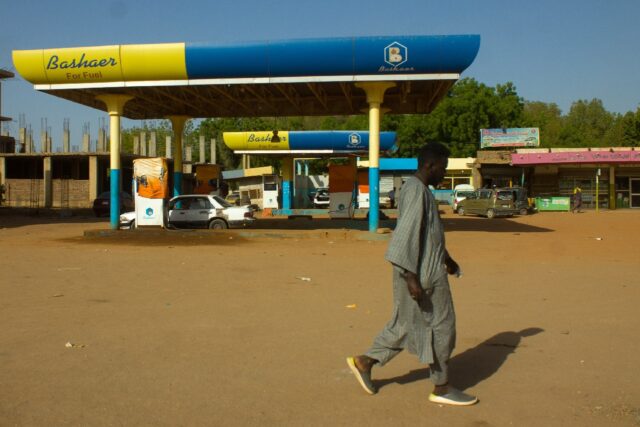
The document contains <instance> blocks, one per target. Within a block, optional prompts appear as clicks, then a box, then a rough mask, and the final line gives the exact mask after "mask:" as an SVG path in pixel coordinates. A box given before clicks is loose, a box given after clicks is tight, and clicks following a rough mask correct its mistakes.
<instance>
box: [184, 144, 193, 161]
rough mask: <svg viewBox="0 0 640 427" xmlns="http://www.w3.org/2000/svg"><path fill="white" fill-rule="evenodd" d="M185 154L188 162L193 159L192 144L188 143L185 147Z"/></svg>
mask: <svg viewBox="0 0 640 427" xmlns="http://www.w3.org/2000/svg"><path fill="white" fill-rule="evenodd" d="M184 156H185V160H186V161H187V162H191V161H193V148H192V147H191V146H190V145H187V146H186V147H185V149H184Z"/></svg>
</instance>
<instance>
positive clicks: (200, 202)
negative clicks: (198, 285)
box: [120, 194, 255, 230]
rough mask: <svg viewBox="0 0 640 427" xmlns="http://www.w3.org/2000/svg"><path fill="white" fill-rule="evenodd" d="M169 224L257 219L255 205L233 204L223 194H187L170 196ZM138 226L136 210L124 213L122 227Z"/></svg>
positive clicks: (221, 224) (218, 224) (216, 224)
mask: <svg viewBox="0 0 640 427" xmlns="http://www.w3.org/2000/svg"><path fill="white" fill-rule="evenodd" d="M166 212H167V213H168V214H167V215H168V219H167V221H166V223H167V227H170V228H171V227H173V228H212V229H215V230H221V229H225V228H229V227H243V226H247V225H249V224H251V223H252V222H253V221H255V218H254V217H253V208H252V207H251V206H232V205H231V204H230V203H228V202H227V201H226V200H224V199H223V198H222V197H220V196H212V195H204V194H197V195H184V196H176V197H174V198H173V199H171V200H169V204H168V206H167V210H166ZM135 227H136V213H135V211H131V212H126V213H123V214H122V215H120V228H122V229H130V230H131V229H134V228H135Z"/></svg>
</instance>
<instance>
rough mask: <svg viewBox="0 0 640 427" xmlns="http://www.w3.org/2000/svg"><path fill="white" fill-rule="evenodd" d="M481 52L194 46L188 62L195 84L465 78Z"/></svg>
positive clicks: (441, 44) (403, 44) (374, 42)
mask: <svg viewBox="0 0 640 427" xmlns="http://www.w3.org/2000/svg"><path fill="white" fill-rule="evenodd" d="M479 48H480V36H478V35H452V36H384V37H345V38H325V39H308V40H305V39H301V40H286V41H271V42H259V43H258V42H256V43H242V44H232V45H226V46H220V45H209V44H189V43H188V44H186V47H185V61H186V67H187V75H188V77H189V79H207V78H224V77H290V76H334V75H363V74H364V75H375V74H431V73H461V72H462V71H464V70H465V69H466V68H467V67H468V66H469V65H471V63H472V62H473V60H474V59H475V57H476V55H477V53H478V49H479Z"/></svg>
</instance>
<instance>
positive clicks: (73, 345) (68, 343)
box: [64, 342, 86, 348]
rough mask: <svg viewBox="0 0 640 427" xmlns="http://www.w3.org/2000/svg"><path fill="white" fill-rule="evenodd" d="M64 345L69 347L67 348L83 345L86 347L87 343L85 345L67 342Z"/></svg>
mask: <svg viewBox="0 0 640 427" xmlns="http://www.w3.org/2000/svg"><path fill="white" fill-rule="evenodd" d="M64 346H65V347H67V348H82V347H86V345H84V344H73V343H71V342H67V343H66V344H65V345H64Z"/></svg>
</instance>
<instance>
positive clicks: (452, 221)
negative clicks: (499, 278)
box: [251, 217, 553, 233]
mask: <svg viewBox="0 0 640 427" xmlns="http://www.w3.org/2000/svg"><path fill="white" fill-rule="evenodd" d="M442 221H443V223H444V226H445V230H446V231H447V232H454V231H486V232H493V233H546V232H551V231H553V230H552V229H549V228H544V227H537V226H535V225H529V224H523V223H520V222H518V221H515V220H513V219H507V218H495V219H486V218H473V217H464V218H443V219H442ZM395 226H396V220H395V219H388V220H382V221H380V224H379V227H380V228H390V229H392V230H393V229H394V228H395ZM251 229H259V230H331V229H348V230H359V231H367V230H368V229H369V222H368V220H367V219H365V218H362V219H328V218H313V219H306V218H296V219H280V218H269V219H258V220H256V221H255V223H254V224H253V225H252V226H251Z"/></svg>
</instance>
